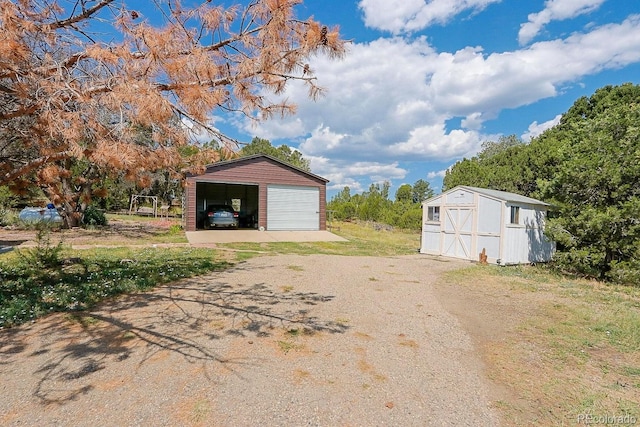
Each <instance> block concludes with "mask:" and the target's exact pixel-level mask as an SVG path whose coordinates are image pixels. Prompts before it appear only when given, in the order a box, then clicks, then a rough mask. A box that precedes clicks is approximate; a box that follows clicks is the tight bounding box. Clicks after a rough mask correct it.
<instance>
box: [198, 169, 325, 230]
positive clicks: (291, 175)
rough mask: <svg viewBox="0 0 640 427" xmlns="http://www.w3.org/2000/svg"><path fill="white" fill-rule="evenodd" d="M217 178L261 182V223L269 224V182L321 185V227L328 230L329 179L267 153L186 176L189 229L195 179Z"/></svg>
mask: <svg viewBox="0 0 640 427" xmlns="http://www.w3.org/2000/svg"><path fill="white" fill-rule="evenodd" d="M197 182H217V183H235V184H252V185H258V199H259V200H258V204H259V206H258V226H259V227H265V228H266V226H267V203H268V200H267V185H269V184H280V185H292V186H309V187H318V188H319V189H320V191H319V192H320V195H319V197H320V224H319V228H320V230H326V226H327V225H326V194H327V193H326V182H325V181H324V180H323V179H321V178H319V177H316V176H313V175H309V174H307V173H305V172H302V171H298V170H296V169H294V168H290V167H288V166H286V165H283V164H281V163H279V162H276V161H274V160H271V159H269V158H266V157H257V158H249V159H246V160H239V161H237V162H232V163H228V164H221V165H216V164H214V165H211V166H210V167H209V168H207V170H206V171H205V173H204V174H202V175H197V176H191V177H188V178H187V189H186V190H187V213H186V215H187V218H186V224H187V230H188V231H192V230H195V229H196V218H195V217H196V183H197Z"/></svg>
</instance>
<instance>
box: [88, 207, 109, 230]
mask: <svg viewBox="0 0 640 427" xmlns="http://www.w3.org/2000/svg"><path fill="white" fill-rule="evenodd" d="M82 224H83V225H84V226H85V227H95V226H102V225H107V217H106V216H105V214H104V212H102V211H101V210H99V209H97V208H95V207H94V206H88V207H87V209H85V211H84V215H83V216H82Z"/></svg>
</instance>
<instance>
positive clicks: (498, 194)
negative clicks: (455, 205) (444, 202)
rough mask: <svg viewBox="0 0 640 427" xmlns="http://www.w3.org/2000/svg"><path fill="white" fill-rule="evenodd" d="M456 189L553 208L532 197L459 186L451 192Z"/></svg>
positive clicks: (508, 200) (507, 200) (513, 201)
mask: <svg viewBox="0 0 640 427" xmlns="http://www.w3.org/2000/svg"><path fill="white" fill-rule="evenodd" d="M456 188H464V189H467V190H469V191H475V192H476V193H480V194H484V195H485V196H489V197H493V198H495V199H500V200H504V201H505V202H512V203H526V204H528V205H542V206H551V205H550V204H549V203H545V202H543V201H541V200H538V199H532V198H531V197H526V196H522V195H520V194H516V193H509V192H508V191H498V190H490V189H488V188H479V187H469V186H466V185H459V186H457V187H455V188H452V189H451V190H449V191H453V190H455V189H456ZM449 191H446V193H448V192H449Z"/></svg>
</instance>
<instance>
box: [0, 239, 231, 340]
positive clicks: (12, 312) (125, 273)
mask: <svg viewBox="0 0 640 427" xmlns="http://www.w3.org/2000/svg"><path fill="white" fill-rule="evenodd" d="M215 255H216V253H215V252H212V251H211V250H206V249H175V248H172V249H162V248H148V249H142V250H140V249H138V250H134V249H127V248H117V249H116V248H109V249H106V248H96V249H93V250H83V251H71V250H65V251H64V252H63V253H62V254H61V257H60V261H61V263H59V264H58V265H52V266H49V267H47V268H34V264H33V263H30V262H29V257H28V256H24V254H23V256H20V252H14V253H9V254H5V255H4V256H3V257H2V258H0V327H8V326H14V325H18V324H21V323H24V322H26V321H29V320H33V319H36V318H38V317H40V316H42V315H44V314H47V313H51V312H57V311H74V310H85V309H87V308H90V307H92V306H94V305H95V304H97V303H99V302H100V301H103V300H105V299H107V298H110V297H114V296H117V295H121V294H124V293H130V292H136V291H143V290H148V289H151V288H153V287H155V286H157V285H159V284H162V283H168V282H171V281H174V280H178V279H181V278H185V277H192V276H197V275H200V274H204V273H207V272H210V271H215V270H221V269H224V268H227V267H228V266H229V265H230V264H229V263H228V262H225V261H221V260H220V259H216V257H215Z"/></svg>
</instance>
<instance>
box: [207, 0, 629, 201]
mask: <svg viewBox="0 0 640 427" xmlns="http://www.w3.org/2000/svg"><path fill="white" fill-rule="evenodd" d="M298 12H299V17H304V18H306V17H308V16H311V15H313V16H314V17H315V18H316V19H317V20H319V21H321V22H322V23H324V24H326V25H328V26H330V27H332V26H336V25H337V26H339V27H340V28H341V32H342V34H343V37H344V38H345V39H349V40H352V41H353V42H352V43H351V44H350V45H349V53H348V55H347V56H346V57H345V58H344V59H343V60H340V61H329V60H327V59H326V58H323V57H318V58H315V59H314V60H313V61H312V62H311V68H312V69H313V70H314V72H315V73H316V76H317V77H318V81H319V84H320V85H321V86H322V87H324V88H325V90H326V92H325V96H324V97H322V98H321V99H319V100H317V101H315V102H314V101H310V100H309V99H307V97H306V89H304V88H303V87H302V86H298V85H296V84H292V85H290V86H289V87H288V89H287V91H286V93H285V94H284V96H285V97H286V98H288V99H289V100H291V101H294V102H295V103H297V104H298V113H297V114H296V115H295V116H292V117H288V118H285V119H282V120H280V119H275V120H270V121H268V122H263V123H260V124H259V125H258V126H255V125H253V126H252V125H251V124H249V123H247V122H246V121H243V120H239V119H237V118H234V117H229V116H220V117H215V118H214V120H215V126H216V127H217V128H218V129H220V130H221V131H222V132H224V133H226V134H228V135H229V136H232V137H234V138H236V139H238V140H240V141H247V142H248V141H250V140H251V139H252V138H253V137H254V136H259V137H261V138H266V139H269V140H270V141H271V142H272V144H273V145H276V146H277V145H281V144H287V145H289V146H290V147H293V148H296V149H298V150H300V151H301V152H302V153H303V155H304V157H306V158H308V159H310V160H311V167H312V171H313V172H314V173H316V174H318V175H321V176H323V177H326V178H327V179H329V180H330V183H329V187H328V188H329V191H328V196H329V197H331V196H332V195H333V194H335V193H336V192H337V191H339V190H341V189H342V188H343V187H345V186H349V187H350V188H351V190H352V194H353V193H355V192H360V191H363V190H366V189H367V188H368V187H369V185H370V184H371V183H376V182H382V181H390V182H391V184H392V190H391V194H392V195H393V194H394V193H395V189H396V188H397V187H398V186H399V185H401V184H403V183H409V184H413V183H414V182H415V181H417V180H418V179H425V180H427V181H428V182H430V184H431V186H432V188H434V190H436V192H439V191H440V190H441V185H442V176H443V175H444V171H445V170H446V169H447V168H448V167H450V166H451V165H452V164H454V163H455V162H456V161H457V160H459V159H462V158H463V157H470V156H473V155H475V154H476V153H477V151H478V150H479V148H480V145H481V144H482V142H483V141H487V140H492V141H495V140H497V139H498V138H499V137H500V136H501V135H511V134H515V135H517V136H519V137H521V138H523V139H524V140H525V141H527V140H529V139H530V138H531V137H532V136H535V135H538V134H539V133H541V132H542V131H543V130H545V129H547V128H549V127H550V126H552V125H553V124H555V123H557V121H558V119H559V117H560V115H561V114H562V113H564V112H566V111H567V109H568V108H569V107H570V106H571V105H572V104H573V103H574V101H575V100H576V99H578V98H579V97H581V96H590V95H591V94H592V93H593V92H594V91H595V90H596V89H598V88H600V87H602V86H605V85H609V84H611V85H617V84H622V83H625V82H632V83H634V84H638V80H639V77H638V76H640V2H638V1H636V0H631V1H629V0H546V1H543V0H540V1H538V0H527V1H523V0H360V1H345V0H323V1H320V0H316V1H310V0H308V1H305V2H304V3H303V4H302V5H300V6H299V7H298Z"/></svg>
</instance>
